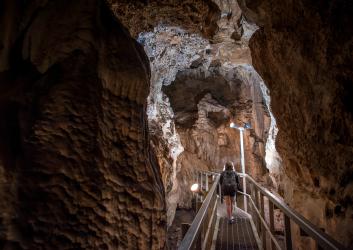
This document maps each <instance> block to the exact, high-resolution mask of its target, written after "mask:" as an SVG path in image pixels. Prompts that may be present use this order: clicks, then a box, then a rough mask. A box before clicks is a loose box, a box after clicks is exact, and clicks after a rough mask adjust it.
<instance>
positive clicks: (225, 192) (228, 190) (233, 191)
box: [222, 186, 237, 197]
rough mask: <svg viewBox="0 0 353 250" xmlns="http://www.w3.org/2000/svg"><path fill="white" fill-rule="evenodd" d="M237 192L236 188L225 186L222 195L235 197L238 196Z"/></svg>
mask: <svg viewBox="0 0 353 250" xmlns="http://www.w3.org/2000/svg"><path fill="white" fill-rule="evenodd" d="M236 192H237V190H236V188H235V187H232V186H230V187H229V186H225V187H222V195H223V196H231V197H234V196H235V194H236Z"/></svg>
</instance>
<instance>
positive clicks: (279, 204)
mask: <svg viewBox="0 0 353 250" xmlns="http://www.w3.org/2000/svg"><path fill="white" fill-rule="evenodd" d="M240 176H241V177H243V181H244V180H248V185H249V186H250V195H249V194H244V193H241V194H243V195H245V196H247V197H248V198H249V199H248V203H249V204H248V205H249V208H250V211H248V212H249V213H250V214H251V216H252V219H253V221H254V223H255V226H256V230H257V232H258V234H259V236H260V238H261V242H262V248H263V249H265V250H266V249H267V248H268V249H271V250H273V249H281V247H280V244H279V242H278V240H277V239H276V237H275V235H274V233H275V232H274V210H275V209H279V210H280V211H281V212H282V213H283V215H284V239H285V249H286V250H292V249H293V242H292V231H291V222H294V223H296V225H298V226H299V228H300V229H301V230H303V231H304V232H305V233H306V234H307V236H310V237H311V238H312V239H313V240H314V241H315V242H316V248H317V249H334V250H341V249H345V248H344V246H343V245H341V244H340V243H338V242H337V241H335V240H334V239H332V238H331V237H330V236H329V235H327V234H326V233H324V232H323V231H322V230H320V229H319V228H318V227H317V226H315V225H314V224H312V223H311V222H309V221H308V220H307V219H305V218H304V217H303V216H301V215H300V214H298V213H297V212H295V211H294V210H292V209H291V208H290V207H288V206H287V204H285V203H284V202H283V201H282V200H280V199H279V198H278V197H276V196H275V195H273V194H272V193H271V192H270V191H269V190H267V189H266V188H264V187H262V186H260V185H259V184H258V183H257V182H256V181H255V180H254V179H253V178H251V177H250V176H249V175H247V174H246V175H245V178H244V175H243V174H240ZM265 197H266V198H267V199H265ZM265 200H267V202H268V204H267V205H268V208H269V209H268V212H269V216H268V217H269V222H267V221H266V219H265ZM267 243H269V244H267ZM308 248H309V247H308Z"/></svg>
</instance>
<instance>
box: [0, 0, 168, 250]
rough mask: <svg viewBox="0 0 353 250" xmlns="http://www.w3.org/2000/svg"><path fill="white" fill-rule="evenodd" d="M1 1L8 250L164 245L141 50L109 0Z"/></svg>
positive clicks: (1, 212)
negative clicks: (105, 0)
mask: <svg viewBox="0 0 353 250" xmlns="http://www.w3.org/2000/svg"><path fill="white" fill-rule="evenodd" d="M0 6H1V7H0V12H2V13H1V15H0V17H1V20H0V26H1V27H2V28H1V31H0V39H1V40H0V41H1V44H0V93H1V94H0V104H1V105H0V115H1V121H0V156H1V158H0V198H1V200H2V202H1V203H0V248H1V249H58V248H59V249H80V248H82V249H137V248H140V249H162V248H163V247H164V245H165V230H166V216H165V201H164V189H163V184H162V181H161V179H160V173H159V167H158V165H157V161H156V159H155V157H154V156H153V154H152V153H151V152H150V150H149V140H148V136H147V126H146V125H147V119H146V113H145V112H146V99H147V95H148V90H149V68H148V60H147V58H146V57H145V54H144V52H143V49H142V47H141V46H139V45H138V44H137V43H136V42H135V41H134V40H133V39H131V38H130V37H129V35H128V34H127V33H126V31H125V30H124V28H123V27H122V26H121V25H120V24H119V23H118V22H117V21H116V20H115V19H114V18H113V16H112V15H111V13H110V10H109V9H108V8H107V7H106V6H105V4H103V2H102V1H88V2H87V1H71V2H66V1H60V0H57V1H48V2H46V1H41V2H40V3H39V2H38V1H37V2H32V3H26V6H24V5H19V4H17V3H16V2H14V1H5V2H4V1H3V2H1V3H0ZM25 7H26V8H25Z"/></svg>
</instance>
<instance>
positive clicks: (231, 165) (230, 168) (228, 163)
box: [224, 161, 234, 171]
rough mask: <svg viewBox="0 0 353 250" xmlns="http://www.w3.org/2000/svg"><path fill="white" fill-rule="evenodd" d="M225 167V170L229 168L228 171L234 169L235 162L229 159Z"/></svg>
mask: <svg viewBox="0 0 353 250" xmlns="http://www.w3.org/2000/svg"><path fill="white" fill-rule="evenodd" d="M224 168H225V170H227V171H230V170H233V169H234V167H233V163H232V162H230V161H228V162H227V163H226V164H225V165H224Z"/></svg>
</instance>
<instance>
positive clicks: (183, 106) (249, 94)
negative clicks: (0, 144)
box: [116, 2, 270, 225]
mask: <svg viewBox="0 0 353 250" xmlns="http://www.w3.org/2000/svg"><path fill="white" fill-rule="evenodd" d="M232 4H236V3H235V2H233V3H232ZM219 6H220V11H221V13H223V14H222V15H220V17H219V18H220V19H219V21H218V22H217V26H218V28H219V29H218V30H219V31H218V32H216V34H215V36H214V37H213V38H212V39H213V40H212V42H213V44H210V43H209V41H208V39H207V38H205V37H202V36H201V35H200V34H197V33H190V31H188V30H185V29H183V28H180V27H175V26H168V25H165V24H159V25H158V26H156V27H155V28H154V30H153V31H147V32H142V33H140V34H139V36H138V38H137V40H138V41H139V42H140V43H141V44H142V45H143V46H144V49H145V51H146V54H147V55H148V57H149V59H150V64H151V92H150V96H149V98H148V119H149V131H150V135H151V141H152V145H153V148H154V150H155V151H156V152H157V156H158V161H159V163H160V164H159V165H160V168H161V173H162V179H163V183H164V187H165V191H166V202H167V211H168V212H167V217H168V224H169V225H170V224H171V222H172V220H173V217H174V213H175V209H176V207H177V206H179V207H190V201H191V199H190V195H191V192H190V191H189V188H190V185H191V184H192V182H193V181H194V179H193V177H194V173H195V171H196V170H197V169H209V170H211V169H220V168H222V166H223V164H224V163H225V161H227V160H232V161H235V162H236V163H237V164H238V170H240V168H239V159H238V158H239V156H238V154H236V152H238V153H239V134H238V131H235V130H233V129H229V123H230V121H231V120H234V121H237V122H239V124H242V123H243V122H252V123H253V125H254V126H253V129H252V130H251V131H249V132H248V135H249V138H250V139H249V141H246V158H247V162H248V167H249V168H248V171H249V172H250V173H252V175H253V176H257V177H262V176H263V175H264V174H266V172H267V171H266V166H265V160H264V159H265V144H266V139H267V136H268V130H269V126H270V114H269V112H268V107H267V106H266V104H265V102H266V100H265V99H264V96H263V89H265V88H266V87H261V86H262V85H264V84H263V82H262V80H261V78H260V77H259V76H258V74H257V73H256V72H255V70H254V69H253V68H252V67H251V65H250V63H251V60H250V53H249V48H248V46H247V42H248V39H249V38H250V35H251V32H253V31H254V30H255V28H254V27H252V26H251V25H249V24H247V23H246V21H245V20H243V19H242V18H241V15H240V12H239V11H240V9H239V7H237V6H238V5H222V6H221V5H219ZM169 7H170V6H169ZM236 7H237V8H236ZM160 8H161V9H163V8H164V7H163V6H160ZM229 8H231V9H229ZM232 10H233V11H234V13H235V15H234V17H233V16H232V18H229V16H227V15H224V13H228V14H229V13H230V12H232ZM116 13H117V12H116ZM176 15H178V12H177V13H176ZM235 17H236V18H237V19H236V20H237V21H239V23H240V28H241V29H242V31H241V32H240V31H239V32H240V34H239V36H240V37H239V38H238V39H237V41H235V40H234V38H232V37H234V32H236V31H235V30H239V29H240V28H236V27H234V23H233V22H235V21H234V18H235ZM122 18H123V19H124V17H122ZM129 25H131V24H129V23H128V26H129ZM243 26H244V28H243ZM187 27H188V26H187ZM133 28H134V26H133V27H131V29H133ZM232 50H233V51H232ZM205 98H206V99H205Z"/></svg>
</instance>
